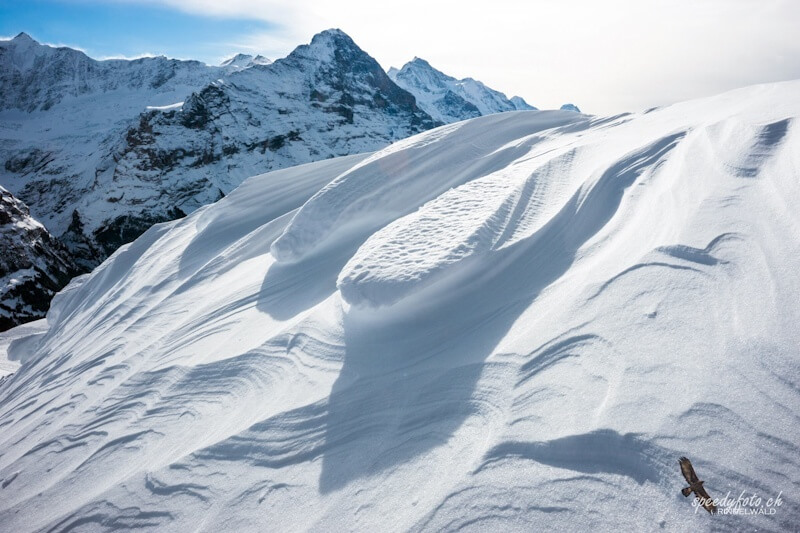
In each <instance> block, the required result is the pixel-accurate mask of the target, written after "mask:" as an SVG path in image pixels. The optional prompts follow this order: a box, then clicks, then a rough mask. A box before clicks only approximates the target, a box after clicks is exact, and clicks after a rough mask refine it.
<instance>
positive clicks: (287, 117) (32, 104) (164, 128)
mask: <svg viewBox="0 0 800 533" xmlns="http://www.w3.org/2000/svg"><path fill="white" fill-rule="evenodd" d="M517 109H535V108H533V107H532V106H530V105H528V104H527V103H526V102H525V101H524V100H523V99H522V98H520V97H513V98H511V99H508V98H506V96H505V95H504V94H503V93H500V92H498V91H495V90H493V89H490V88H488V87H486V86H485V85H483V84H482V83H481V82H478V81H476V80H472V79H469V78H468V79H465V80H456V79H455V78H452V77H450V76H447V75H445V74H443V73H442V72H440V71H438V70H436V69H434V68H433V67H431V66H430V65H429V64H428V63H427V62H425V61H424V60H421V59H414V60H413V61H411V62H409V63H408V64H406V65H405V66H404V67H403V68H402V69H400V70H396V69H392V70H391V71H390V72H389V73H388V75H387V73H386V72H384V71H383V69H382V68H381V67H380V65H379V64H378V63H377V62H376V61H375V60H374V59H373V58H372V57H370V56H369V55H368V54H367V53H366V52H364V51H363V50H361V49H360V48H359V47H358V46H357V45H356V44H355V43H354V42H353V40H352V39H351V38H350V37H349V36H347V35H346V34H345V33H344V32H342V31H340V30H327V31H324V32H321V33H319V34H317V35H316V36H314V38H313V39H312V41H311V43H310V44H307V45H302V46H299V47H298V48H297V49H295V50H294V51H293V52H292V53H291V54H289V55H288V56H287V57H285V58H282V59H277V60H276V61H274V62H272V61H270V60H269V59H267V58H265V57H263V56H250V55H246V54H239V55H236V56H234V57H232V58H231V59H229V60H227V61H225V62H223V63H222V64H221V65H220V66H208V65H205V64H203V63H200V62H198V61H181V60H175V59H168V58H165V57H146V58H141V59H136V60H105V61H97V60H94V59H92V58H90V57H88V56H87V55H86V54H84V53H83V52H81V51H78V50H74V49H71V48H67V47H51V46H47V45H42V44H39V43H38V42H36V41H35V40H33V39H32V38H31V37H30V36H28V35H27V34H24V33H21V34H19V35H17V36H16V37H15V38H14V39H11V40H7V41H0V160H2V164H0V184H2V185H3V186H4V187H5V188H6V189H8V191H9V192H10V193H11V194H13V195H14V196H15V197H16V198H18V199H19V200H20V201H21V202H24V203H25V204H27V206H29V208H30V214H31V216H32V217H33V219H35V220H38V221H39V222H41V224H43V225H44V227H45V228H46V229H47V230H48V232H49V233H50V234H52V235H53V236H55V239H57V240H58V241H59V242H60V243H61V244H63V245H64V247H65V248H66V250H67V251H68V255H69V256H70V261H71V263H72V264H74V265H77V268H78V269H79V270H80V271H88V270H90V269H92V268H93V267H94V266H96V265H97V264H99V263H100V262H102V261H103V260H104V259H105V258H106V257H108V256H109V255H110V254H111V253H113V252H114V251H115V250H116V249H117V248H118V247H119V246H121V245H122V244H125V243H127V242H130V241H132V240H133V239H135V238H136V237H137V236H138V235H140V234H141V233H142V232H143V231H145V230H146V229H147V228H149V227H150V226H151V225H153V224H154V223H157V222H162V221H167V220H172V219H175V218H178V217H181V216H184V215H185V214H188V213H190V212H192V211H194V210H195V209H197V208H199V207H201V206H203V205H206V204H209V203H211V202H214V201H216V200H218V199H220V198H222V197H223V196H225V195H226V194H228V193H229V192H230V191H231V190H233V189H234V188H235V187H236V186H238V185H239V184H240V183H241V182H242V181H243V180H244V179H245V178H247V177H249V176H252V175H255V174H260V173H263V172H266V171H269V170H275V169H279V168H285V167H289V166H293V165H297V164H300V163H307V162H311V161H315V160H320V159H326V158H330V157H336V156H341V155H347V154H354V153H361V152H369V151H374V150H377V149H379V148H381V147H384V146H386V145H388V144H389V143H391V142H393V141H396V140H399V139H402V138H405V137H408V136H410V135H414V134H416V133H419V132H422V131H424V130H427V129H430V128H433V127H435V126H438V125H441V124H444V123H450V122H454V121H458V120H463V119H466V118H473V117H477V116H480V115H485V114H490V113H497V112H502V111H513V110H517ZM55 239H54V240H55Z"/></svg>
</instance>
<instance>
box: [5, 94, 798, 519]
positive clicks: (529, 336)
mask: <svg viewBox="0 0 800 533" xmlns="http://www.w3.org/2000/svg"><path fill="white" fill-rule="evenodd" d="M799 94H800V82H790V83H783V84H777V85H767V86H757V87H751V88H747V89H743V90H739V91H734V92H731V93H726V94H724V95H721V96H718V97H714V98H710V99H705V100H697V101H692V102H687V103H684V104H678V105H674V106H671V107H668V108H664V109H658V110H653V111H650V112H649V113H642V114H630V115H622V116H617V117H610V118H596V117H589V116H586V115H581V114H578V113H574V112H567V111H550V112H535V111H532V112H517V113H506V114H499V115H492V116H487V117H482V118H478V119H475V120H472V121H469V122H464V123H459V124H454V125H451V126H446V127H444V128H441V129H437V130H432V131H430V132H427V133H424V134H421V135H418V136H416V137H413V138H410V139H408V140H405V141H402V142H400V143H397V144H395V145H392V146H390V147H388V148H386V149H385V150H383V151H381V152H377V153H375V154H372V155H363V156H351V157H348V158H340V159H333V160H328V161H323V162H319V163H313V164H310V165H305V166H300V167H295V168H291V169H286V170H281V171H278V172H274V173H271V174H265V175H261V176H257V177H254V178H251V179H250V180H248V181H246V182H245V183H244V184H243V185H242V186H241V187H239V188H238V189H237V190H236V191H234V192H233V193H232V194H230V195H229V196H227V197H226V198H224V199H223V200H221V201H219V202H217V203H216V204H214V205H212V206H209V207H207V208H203V209H200V210H199V211H197V212H196V213H194V214H193V215H191V216H189V217H187V218H185V219H183V220H180V221H177V222H174V223H169V224H164V225H158V226H155V227H154V228H152V229H151V230H149V231H148V232H147V233H145V234H144V235H143V236H142V237H141V238H140V239H138V240H137V241H136V242H134V243H132V244H131V245H128V246H126V247H123V248H122V249H120V250H119V251H118V252H117V253H115V254H114V255H113V256H112V257H111V258H110V259H109V260H108V261H106V262H105V263H104V264H103V265H101V266H100V267H99V268H98V269H97V270H96V271H95V272H94V273H92V274H91V275H89V276H86V277H83V278H81V279H79V280H78V281H75V282H73V283H72V284H71V285H70V286H69V287H67V289H65V290H64V291H62V293H61V294H60V295H59V296H57V297H56V299H55V300H54V302H53V307H52V309H51V312H50V314H49V315H48V318H47V325H48V326H49V331H48V332H47V333H46V334H44V335H40V336H36V337H33V338H31V339H29V341H28V342H24V338H23V341H20V339H17V340H16V341H14V343H13V344H12V346H11V348H15V347H16V348H15V349H16V352H15V353H13V354H11V355H12V356H13V358H14V360H15V361H20V362H22V364H21V367H20V368H19V369H18V370H17V371H16V373H14V374H13V375H12V376H11V377H10V378H8V379H7V380H6V381H5V382H4V383H3V384H2V385H0V486H1V487H2V488H1V489H0V529H2V530H3V531H15V532H16V531H30V530H53V531H72V530H75V531H102V530H110V529H120V528H144V529H150V530H158V531H194V530H203V531H223V530H225V531H269V530H273V531H298V530H314V531H395V530H396V531H401V530H429V531H442V530H444V531H453V530H465V531H469V530H474V531H486V530H489V531H534V530H536V531H551V530H568V531H592V530H608V531H650V530H659V531H660V530H667V531H702V530H708V529H718V530H724V531H730V530H753V529H759V530H762V531H768V530H790V529H793V528H795V527H796V526H797V524H798V523H800V505H798V503H797V502H798V496H799V495H800V419H799V418H800V417H798V413H800V358H798V350H799V349H800V348H798V347H800V328H798V327H797V324H798V322H799V321H800V276H798V272H800V211H799V210H798V208H797V206H798V205H800V179H799V176H800V127H799V126H798V124H799V123H798V117H800V98H798V95H799ZM25 350H27V353H20V352H21V351H25ZM12 351H13V350H12ZM681 455H688V456H689V457H690V459H692V461H693V463H694V466H695V468H696V469H697V471H698V473H699V474H700V477H701V478H702V479H704V480H705V483H706V485H705V486H706V488H707V489H708V491H709V492H710V493H711V495H712V496H716V497H721V496H724V495H725V493H727V492H728V491H731V492H732V493H733V494H734V495H738V494H739V493H740V492H741V491H747V492H748V494H749V493H756V494H758V495H759V496H761V497H763V498H764V499H766V498H770V497H774V496H777V494H778V493H779V492H781V491H782V492H783V496H782V498H783V505H782V506H781V507H780V508H778V509H777V512H776V513H775V514H774V515H757V516H716V517H712V516H709V515H707V514H706V513H705V512H704V511H702V510H700V512H698V513H695V512H694V508H693V507H692V506H691V498H690V499H685V498H684V497H683V496H682V495H681V494H680V489H681V488H682V487H683V486H684V481H683V479H682V477H681V475H680V472H679V469H678V463H677V459H678V457H679V456H681Z"/></svg>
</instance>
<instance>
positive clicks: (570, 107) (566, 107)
mask: <svg viewBox="0 0 800 533" xmlns="http://www.w3.org/2000/svg"><path fill="white" fill-rule="evenodd" d="M561 111H574V112H576V113H580V112H581V110H580V109H578V106H576V105H575V104H564V105H562V106H561Z"/></svg>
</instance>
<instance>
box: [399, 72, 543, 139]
mask: <svg viewBox="0 0 800 533" xmlns="http://www.w3.org/2000/svg"><path fill="white" fill-rule="evenodd" d="M389 77H390V78H392V81H394V82H395V83H396V84H397V85H399V86H400V87H402V88H403V89H405V90H407V91H408V92H410V93H411V94H413V95H414V96H415V97H416V99H417V105H419V107H420V108H422V109H423V110H424V111H425V112H426V113H428V114H429V115H430V116H432V117H433V118H434V119H436V120H438V121H440V122H443V123H450V122H457V121H459V120H466V119H469V118H475V117H480V116H482V115H491V114H493V113H502V112H504V111H523V110H535V109H536V108H535V107H533V106H532V105H529V104H528V103H527V102H526V101H525V100H523V99H522V98H521V97H519V96H514V97H513V98H511V99H508V98H506V95H505V94H503V93H501V92H499V91H495V90H494V89H491V88H489V87H487V86H486V85H484V84H483V83H481V82H479V81H477V80H473V79H472V78H464V79H463V80H458V79H456V78H453V77H452V76H448V75H447V74H445V73H443V72H441V71H439V70H436V69H435V68H433V67H432V66H431V65H430V63H428V62H427V61H425V60H424V59H420V58H418V57H415V58H414V59H413V60H411V61H409V62H408V63H406V64H405V65H403V68H401V69H400V70H397V69H396V68H394V67H392V68H390V69H389Z"/></svg>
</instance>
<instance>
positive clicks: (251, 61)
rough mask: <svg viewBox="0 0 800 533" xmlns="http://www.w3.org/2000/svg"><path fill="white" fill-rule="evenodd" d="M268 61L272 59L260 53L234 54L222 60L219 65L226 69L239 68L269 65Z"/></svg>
mask: <svg viewBox="0 0 800 533" xmlns="http://www.w3.org/2000/svg"><path fill="white" fill-rule="evenodd" d="M270 63H272V60H271V59H268V58H266V57H264V56H262V55H256V56H252V55H250V54H236V55H235V56H233V57H231V58H230V59H226V60H225V61H223V62H222V63H221V64H220V66H221V67H225V68H226V69H227V70H241V69H245V68H250V67H252V66H253V65H269V64H270Z"/></svg>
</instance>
